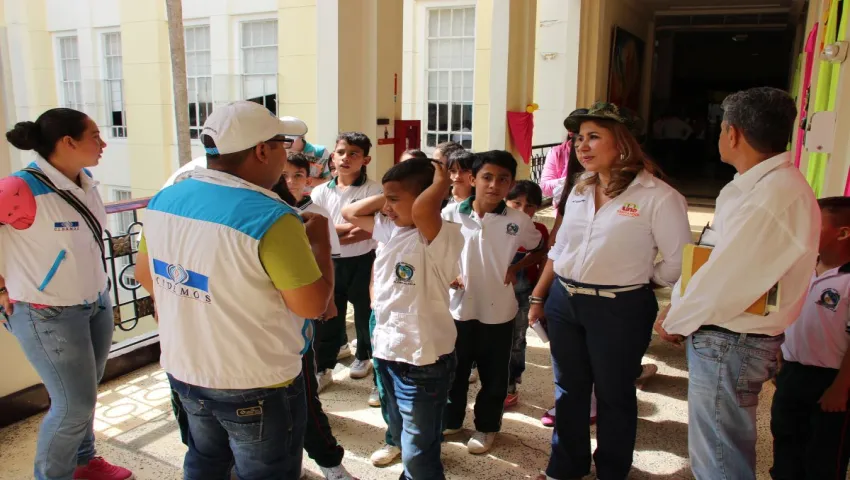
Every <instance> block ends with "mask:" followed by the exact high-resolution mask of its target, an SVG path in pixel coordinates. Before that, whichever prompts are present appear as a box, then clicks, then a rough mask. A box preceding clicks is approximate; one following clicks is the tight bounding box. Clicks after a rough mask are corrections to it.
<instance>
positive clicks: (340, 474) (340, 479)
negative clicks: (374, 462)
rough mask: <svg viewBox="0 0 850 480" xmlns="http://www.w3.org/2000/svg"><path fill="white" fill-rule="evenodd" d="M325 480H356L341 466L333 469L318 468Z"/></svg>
mask: <svg viewBox="0 0 850 480" xmlns="http://www.w3.org/2000/svg"><path fill="white" fill-rule="evenodd" d="M319 469H321V470H322V474H324V476H325V478H326V479H327V480H357V479H356V478H354V477H352V476H351V474H350V473H348V470H346V469H345V467H343V466H342V465H338V466H336V467H333V468H325V467H319Z"/></svg>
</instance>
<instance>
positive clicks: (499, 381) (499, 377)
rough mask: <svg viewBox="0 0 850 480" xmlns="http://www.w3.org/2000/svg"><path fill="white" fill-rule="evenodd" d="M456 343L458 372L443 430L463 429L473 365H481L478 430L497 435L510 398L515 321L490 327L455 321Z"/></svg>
mask: <svg viewBox="0 0 850 480" xmlns="http://www.w3.org/2000/svg"><path fill="white" fill-rule="evenodd" d="M455 326H456V327H457V340H456V341H455V352H456V353H457V370H456V372H455V378H454V382H453V383H452V388H451V390H450V391H449V404H448V405H447V406H446V417H445V422H443V427H444V428H447V429H448V428H460V427H461V426H463V418H464V416H465V415H466V401H467V394H468V393H469V373H470V371H471V370H472V363H473V362H475V363H476V364H477V366H478V376H479V378H480V379H481V390H479V391H478V395H477V396H476V397H475V429H476V430H478V431H479V432H485V433H490V432H498V431H499V430H500V429H501V428H502V413H503V411H504V408H505V397H506V396H507V395H508V380H509V377H510V373H511V367H510V363H511V347H512V346H513V339H514V320H513V319H511V320H509V321H507V322H505V323H500V324H496V325H489V324H486V323H481V322H479V321H478V320H467V321H465V322H459V321H455Z"/></svg>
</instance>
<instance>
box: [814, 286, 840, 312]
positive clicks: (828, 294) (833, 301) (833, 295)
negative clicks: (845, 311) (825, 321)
mask: <svg viewBox="0 0 850 480" xmlns="http://www.w3.org/2000/svg"><path fill="white" fill-rule="evenodd" d="M840 301H841V294H839V293H838V290H836V289H834V288H827V289H826V290H824V291H823V292H821V294H820V300H818V301H817V302H815V303H817V304H818V305H820V306H821V307H824V308H828V309H829V310H832V311H833V312H834V311H836V310H837V309H838V302H840Z"/></svg>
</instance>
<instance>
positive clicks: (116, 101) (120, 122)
mask: <svg viewBox="0 0 850 480" xmlns="http://www.w3.org/2000/svg"><path fill="white" fill-rule="evenodd" d="M103 63H104V64H105V69H104V71H105V73H106V80H105V83H106V114H107V121H108V122H109V126H110V127H111V128H110V129H109V131H110V135H111V136H112V137H118V138H123V137H126V136H127V115H126V113H125V112H124V73H123V69H122V67H121V33H119V32H113V33H104V34H103Z"/></svg>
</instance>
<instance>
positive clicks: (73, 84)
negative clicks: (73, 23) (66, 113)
mask: <svg viewBox="0 0 850 480" xmlns="http://www.w3.org/2000/svg"><path fill="white" fill-rule="evenodd" d="M58 40H59V70H60V72H59V73H60V75H61V79H60V80H59V85H60V87H61V91H62V106H63V107H66V108H73V109H74V110H82V109H83V89H82V84H83V78H82V72H81V70H80V55H79V49H78V46H77V45H78V43H77V37H60V38H59V39H58Z"/></svg>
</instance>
